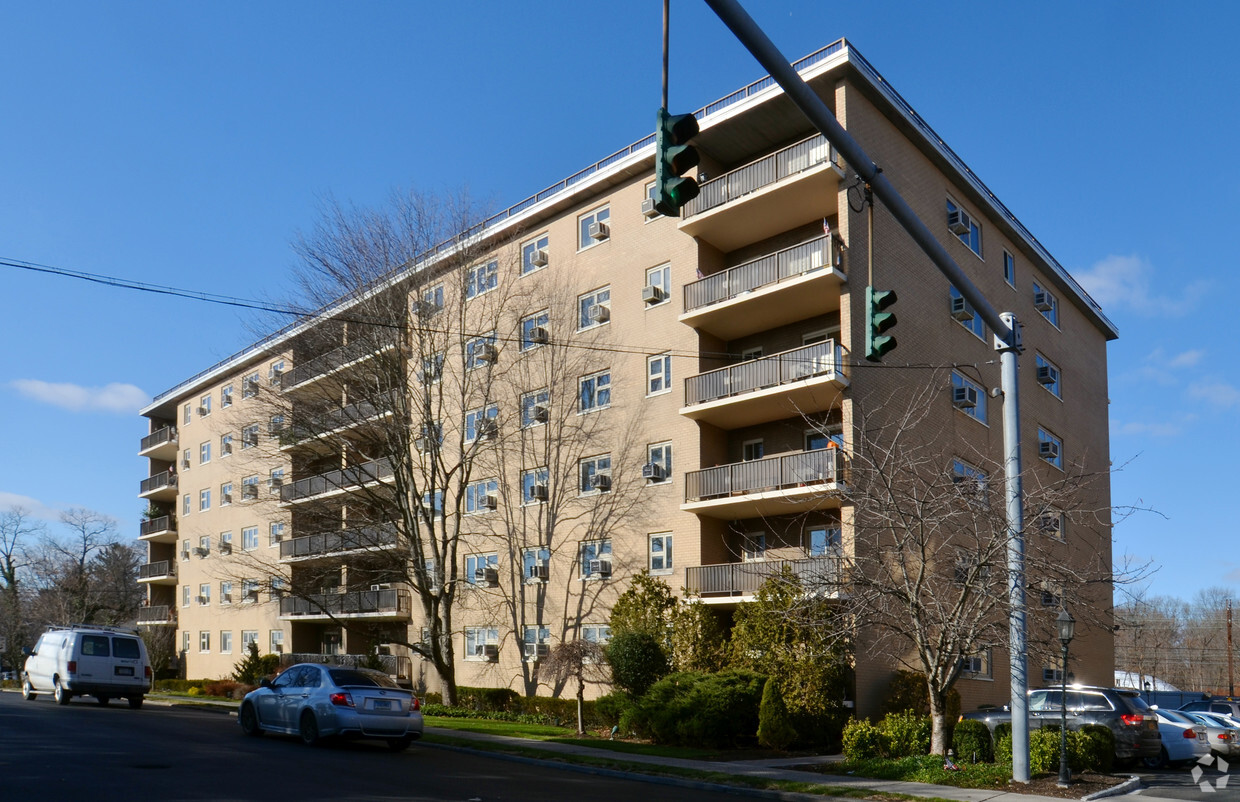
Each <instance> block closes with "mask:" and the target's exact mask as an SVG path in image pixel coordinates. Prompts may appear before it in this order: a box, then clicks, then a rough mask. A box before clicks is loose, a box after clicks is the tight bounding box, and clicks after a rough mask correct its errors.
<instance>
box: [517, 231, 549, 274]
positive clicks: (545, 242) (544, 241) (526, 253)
mask: <svg viewBox="0 0 1240 802" xmlns="http://www.w3.org/2000/svg"><path fill="white" fill-rule="evenodd" d="M550 244H551V237H550V236H549V235H547V234H541V235H539V236H537V237H534V238H533V239H531V240H529V241H528V242H524V243H522V244H521V275H523V276H528V275H529V274H530V273H536V272H538V271H539V270H542V269H543V268H544V267H546V266H547V265H536V264H534V263H533V262H532V261H530V260H531V259H532V258H533V256H534V252H535V251H542V252H544V253H546V254H547V257H548V258H547V262H548V264H550V262H551V258H550V257H551V254H550V251H549V250H548V247H549V246H550Z"/></svg>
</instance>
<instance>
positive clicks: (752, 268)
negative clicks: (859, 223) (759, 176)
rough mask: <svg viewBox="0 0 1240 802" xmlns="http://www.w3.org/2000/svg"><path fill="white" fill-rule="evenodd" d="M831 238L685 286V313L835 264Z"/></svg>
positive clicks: (771, 255)
mask: <svg viewBox="0 0 1240 802" xmlns="http://www.w3.org/2000/svg"><path fill="white" fill-rule="evenodd" d="M833 250H834V248H833V245H832V243H831V238H830V237H819V238H817V239H814V240H810V241H809V242H803V243H801V244H800V245H794V246H792V247H791V248H785V249H784V250H782V251H776V252H775V253H771V254H767V255H766V256H763V257H762V258H760V259H755V260H753V261H752V262H746V263H745V264H743V265H737V266H736V267H730V268H728V269H727V270H722V271H720V272H718V273H715V274H714V275H712V276H707V277H706V278H703V279H699V280H697V281H694V282H692V283H690V284H686V285H685V311H686V312H691V311H693V310H694V309H700V308H702V307H704V306H710V305H711V304H717V303H721V302H723V301H727V300H730V299H732V298H735V297H736V296H738V295H740V294H741V293H746V292H752V291H754V290H756V289H760V288H762V287H769V286H772V285H775V284H778V283H779V282H781V281H787V280H788V279H791V278H796V277H797V276H803V275H805V274H806V273H809V272H811V271H814V270H818V269H821V268H823V267H830V266H832V265H834V264H835V255H834V253H833Z"/></svg>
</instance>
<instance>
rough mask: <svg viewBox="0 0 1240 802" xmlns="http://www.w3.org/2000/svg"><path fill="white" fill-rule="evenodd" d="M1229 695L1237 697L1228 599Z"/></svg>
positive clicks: (1229, 602)
mask: <svg viewBox="0 0 1240 802" xmlns="http://www.w3.org/2000/svg"><path fill="white" fill-rule="evenodd" d="M1227 695H1228V696H1235V695H1236V666H1235V655H1234V652H1232V649H1231V599H1230V598H1229V599H1227Z"/></svg>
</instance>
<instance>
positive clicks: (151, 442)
mask: <svg viewBox="0 0 1240 802" xmlns="http://www.w3.org/2000/svg"><path fill="white" fill-rule="evenodd" d="M176 440H177V428H176V427H175V426H165V427H164V428H162V429H158V430H156V431H154V432H151V433H150V434H148V435H147V436H146V437H143V438H142V445H141V448H140V450H141V451H146V450H147V449H150V448H155V447H156V446H162V445H163V444H164V443H175V442H176Z"/></svg>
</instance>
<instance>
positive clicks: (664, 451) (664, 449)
mask: <svg viewBox="0 0 1240 802" xmlns="http://www.w3.org/2000/svg"><path fill="white" fill-rule="evenodd" d="M646 462H648V463H653V464H655V465H658V466H659V467H661V468H663V478H662V479H654V480H651V482H650V484H655V485H663V484H668V483H669V482H671V481H672V465H673V462H672V441H670V440H665V441H664V442H662V443H651V444H649V445H647V446H646Z"/></svg>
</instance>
